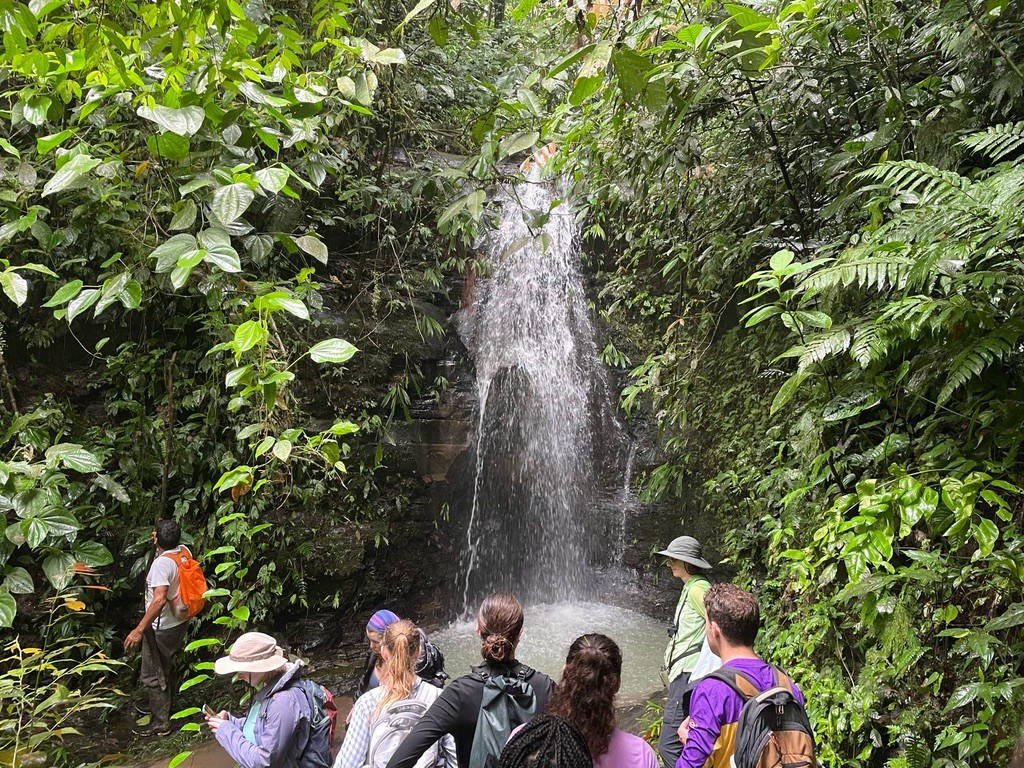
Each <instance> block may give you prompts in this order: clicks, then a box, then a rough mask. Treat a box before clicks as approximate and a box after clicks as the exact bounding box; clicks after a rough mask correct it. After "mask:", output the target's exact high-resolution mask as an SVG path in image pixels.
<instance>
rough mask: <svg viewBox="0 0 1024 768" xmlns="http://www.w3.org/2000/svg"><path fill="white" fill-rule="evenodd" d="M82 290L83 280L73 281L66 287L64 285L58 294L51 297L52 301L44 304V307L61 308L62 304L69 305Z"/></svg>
mask: <svg viewBox="0 0 1024 768" xmlns="http://www.w3.org/2000/svg"><path fill="white" fill-rule="evenodd" d="M81 290H82V281H81V280H72V281H71V282H70V283H68V284H66V285H62V286H61V287H60V288H58V289H57V291H56V293H54V294H53V296H51V297H50V300H49V301H48V302H46V303H45V304H43V306H44V307H59V306H60V305H61V304H67V303H68V302H69V301H71V300H72V299H73V298H75V296H77V295H78V292H79V291H81Z"/></svg>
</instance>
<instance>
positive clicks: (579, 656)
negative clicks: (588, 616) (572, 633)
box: [547, 634, 622, 760]
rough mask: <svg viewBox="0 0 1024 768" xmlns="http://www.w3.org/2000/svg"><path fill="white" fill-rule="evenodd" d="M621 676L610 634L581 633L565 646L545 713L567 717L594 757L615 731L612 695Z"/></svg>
mask: <svg viewBox="0 0 1024 768" xmlns="http://www.w3.org/2000/svg"><path fill="white" fill-rule="evenodd" d="M621 677H622V651H620V650H619V646H618V645H616V644H615V641H614V640H612V639H611V638H610V637H606V636H605V635H599V634H590V635H583V636H582V637H578V638H576V640H575V641H574V642H573V644H572V645H571V646H569V655H568V656H567V657H566V659H565V669H564V670H563V671H562V679H561V680H560V681H559V683H558V688H556V689H555V693H554V695H552V697H551V701H550V702H549V703H548V708H547V714H549V715H557V716H559V717H564V718H566V719H567V720H569V721H570V722H571V723H572V724H573V725H575V726H576V727H577V728H579V730H580V733H582V734H583V737H584V738H585V739H586V740H587V746H588V747H589V749H590V754H591V755H593V758H594V759H595V760H597V759H598V758H600V757H601V755H603V754H604V753H605V752H607V751H608V745H609V744H610V743H611V738H612V733H613V732H614V731H615V694H616V693H618V692H619V684H620V682H621Z"/></svg>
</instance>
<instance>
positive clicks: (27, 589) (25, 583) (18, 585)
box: [0, 566, 36, 595]
mask: <svg viewBox="0 0 1024 768" xmlns="http://www.w3.org/2000/svg"><path fill="white" fill-rule="evenodd" d="M0 589H6V590H7V591H8V592H11V593H13V594H15V595H30V594H32V593H33V592H35V591H36V584H35V582H34V581H33V580H32V574H30V573H29V572H28V571H26V570H25V569H24V568H22V567H20V566H15V567H14V568H11V570H10V571H8V572H7V576H5V577H4V583H3V586H2V587H0Z"/></svg>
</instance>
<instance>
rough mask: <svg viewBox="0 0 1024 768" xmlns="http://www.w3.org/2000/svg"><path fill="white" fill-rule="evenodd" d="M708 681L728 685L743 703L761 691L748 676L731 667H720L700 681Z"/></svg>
mask: <svg viewBox="0 0 1024 768" xmlns="http://www.w3.org/2000/svg"><path fill="white" fill-rule="evenodd" d="M709 679H714V680H719V681H721V682H723V683H725V684H726V685H728V686H729V687H730V688H732V689H733V691H734V692H735V693H736V695H737V696H739V697H740V698H741V699H743V701H744V703H746V702H747V701H749V700H750V699H752V698H754V697H755V696H757V695H758V694H759V693H761V689H760V688H759V687H758V686H757V683H755V682H754V681H753V680H752V679H751V678H750V676H749V675H747V674H746V673H745V672H741V671H740V670H738V669H734V668H732V667H720V668H719V669H716V670H715V671H714V672H710V673H708V675H707V676H705V677H704V678H702V680H709ZM698 682H701V681H698Z"/></svg>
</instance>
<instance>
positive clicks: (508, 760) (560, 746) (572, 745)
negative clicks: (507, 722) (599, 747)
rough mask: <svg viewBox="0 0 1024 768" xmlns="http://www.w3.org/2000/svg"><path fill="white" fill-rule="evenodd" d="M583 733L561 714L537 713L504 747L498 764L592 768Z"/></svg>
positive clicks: (516, 767)
mask: <svg viewBox="0 0 1024 768" xmlns="http://www.w3.org/2000/svg"><path fill="white" fill-rule="evenodd" d="M593 765H594V761H593V759H592V758H591V757H590V750H589V749H588V748H587V740H586V739H585V738H583V734H582V733H580V732H579V730H578V729H577V728H576V726H574V725H573V724H572V723H570V722H569V721H568V720H566V719H565V718H562V717H554V716H552V715H545V716H543V717H535V718H534V719H533V720H530V721H529V722H528V723H527V724H526V725H524V726H523V727H522V728H521V729H520V730H519V732H518V733H516V734H515V735H514V736H513V737H512V738H511V739H510V740H509V742H508V744H506V745H505V748H504V749H503V750H502V751H501V760H500V761H499V763H498V768H593Z"/></svg>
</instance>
